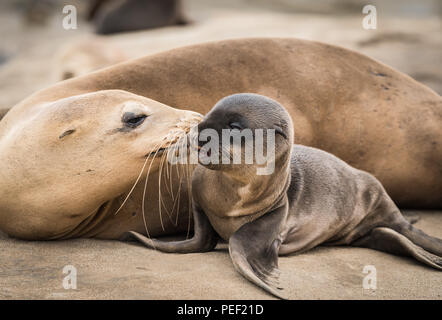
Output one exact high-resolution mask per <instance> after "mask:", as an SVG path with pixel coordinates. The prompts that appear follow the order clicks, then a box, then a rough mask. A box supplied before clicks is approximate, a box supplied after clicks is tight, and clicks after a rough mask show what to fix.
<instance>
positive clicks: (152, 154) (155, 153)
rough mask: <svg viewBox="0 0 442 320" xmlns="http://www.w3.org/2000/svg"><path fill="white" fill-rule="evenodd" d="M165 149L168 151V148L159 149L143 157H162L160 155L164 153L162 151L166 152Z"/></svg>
mask: <svg viewBox="0 0 442 320" xmlns="http://www.w3.org/2000/svg"><path fill="white" fill-rule="evenodd" d="M167 149H168V148H159V149H158V150H155V151H152V152H149V153H148V154H146V155H145V157H146V158H147V157H150V156H154V157H156V156H159V155H162V154H163V153H164V151H166V150H167Z"/></svg>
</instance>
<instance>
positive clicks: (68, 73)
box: [55, 38, 129, 81]
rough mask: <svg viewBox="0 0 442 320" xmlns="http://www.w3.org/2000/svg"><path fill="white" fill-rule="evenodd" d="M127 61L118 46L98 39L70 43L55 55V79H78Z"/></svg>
mask: <svg viewBox="0 0 442 320" xmlns="http://www.w3.org/2000/svg"><path fill="white" fill-rule="evenodd" d="M128 59H129V57H127V55H126V54H125V52H124V51H123V50H121V49H120V48H119V47H118V46H116V45H113V44H109V43H107V42H106V41H105V40H103V39H100V38H86V39H83V40H80V41H77V42H71V43H68V44H67V45H65V46H63V47H62V48H61V50H59V51H58V52H57V53H56V63H55V79H56V81H60V80H67V79H70V78H73V77H78V76H80V75H83V74H86V73H89V72H91V71H95V70H98V69H101V68H104V67H107V66H110V65H113V64H116V63H119V62H122V61H125V60H128Z"/></svg>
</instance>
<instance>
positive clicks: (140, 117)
mask: <svg viewBox="0 0 442 320" xmlns="http://www.w3.org/2000/svg"><path fill="white" fill-rule="evenodd" d="M146 118H147V115H145V114H135V113H132V112H126V113H125V114H123V118H122V119H121V121H122V122H123V123H124V125H125V126H127V127H131V128H136V127H138V126H140V125H141V124H142V123H143V122H144V120H146Z"/></svg>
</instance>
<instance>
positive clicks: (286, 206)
mask: <svg viewBox="0 0 442 320" xmlns="http://www.w3.org/2000/svg"><path fill="white" fill-rule="evenodd" d="M230 123H234V125H235V126H236V127H238V126H239V127H240V128H241V129H240V130H246V129H251V130H256V129H263V130H268V129H273V128H278V129H279V130H280V132H281V134H280V136H279V137H277V138H276V152H275V157H274V159H275V171H274V172H273V173H271V174H269V175H266V176H263V175H257V174H256V173H255V172H254V169H256V168H257V166H258V165H257V164H256V163H253V164H245V163H244V162H243V163H239V164H231V163H230V164H218V163H217V164H212V163H211V164H208V165H206V164H203V165H198V166H197V168H196V169H195V171H194V175H193V182H192V194H193V199H194V204H193V208H194V217H195V221H196V226H195V236H194V237H193V238H192V239H190V240H185V241H181V242H180V241H177V242H169V243H168V242H161V241H158V240H154V239H147V238H145V237H144V236H142V235H139V234H137V233H135V232H131V233H129V235H131V236H134V237H135V238H137V239H138V240H140V241H141V242H142V243H144V244H145V245H146V246H148V247H151V248H155V249H159V250H162V251H165V252H183V253H186V252H202V251H208V250H210V249H212V248H214V246H215V245H216V235H218V236H219V237H221V238H223V239H224V240H226V241H228V242H229V251H230V255H231V258H232V261H233V264H234V265H235V267H236V268H237V269H238V271H239V272H240V273H242V274H243V275H244V276H245V277H246V278H247V279H249V280H251V281H252V282H254V283H255V284H257V285H258V286H260V287H262V288H264V289H265V290H267V291H269V292H270V293H272V294H274V295H276V296H280V294H281V293H280V292H279V291H278V288H279V283H278V270H277V267H278V255H287V254H294V253H300V252H304V251H307V250H309V249H312V248H314V247H316V246H318V245H321V244H330V245H354V246H362V247H369V248H373V249H377V250H381V251H387V252H390V253H394V254H400V255H409V256H412V257H414V258H416V259H417V260H419V261H421V262H423V263H424V264H427V265H429V266H431V267H433V268H436V269H439V270H442V240H440V239H437V238H433V237H431V236H428V235H426V234H425V233H424V232H422V231H420V230H418V229H416V228H414V227H413V226H412V225H411V224H410V223H409V222H408V221H407V220H406V219H405V218H404V217H403V216H402V214H401V212H400V211H399V209H398V208H397V206H396V205H395V204H394V202H393V201H392V200H391V198H390V197H389V195H388V194H387V192H386V191H385V189H384V188H383V187H382V185H381V183H380V182H379V181H378V180H377V179H376V178H375V177H374V176H372V175H371V174H369V173H367V172H365V171H361V170H358V169H355V168H353V167H351V166H350V165H348V164H347V163H345V162H344V161H342V160H340V159H339V158H337V157H335V156H334V155H332V154H330V153H328V152H325V151H322V150H319V149H316V148H311V147H306V146H302V145H294V146H293V147H291V146H292V143H293V138H292V136H293V128H292V125H291V121H290V118H289V115H288V114H287V113H286V111H285V110H284V109H283V107H282V106H280V105H279V104H278V103H277V102H276V101H272V100H271V99H268V98H266V97H263V96H259V95H252V94H236V95H232V96H229V97H226V98H224V99H222V100H221V101H219V102H218V103H217V104H216V105H215V107H214V108H213V109H212V111H211V112H210V113H208V114H207V115H206V117H205V119H204V120H203V122H201V123H200V124H199V125H198V128H199V130H200V131H201V130H205V129H208V128H210V129H211V130H215V131H216V132H218V133H219V134H221V132H222V131H223V130H226V129H229V128H231V127H232V125H229V124H230ZM238 124H240V125H238ZM254 139H257V138H256V136H255V137H254ZM251 143H252V141H246V142H244V145H247V144H251ZM204 144H206V142H204V143H201V142H200V150H202V149H201V148H202V146H203V145H204ZM217 147H218V146H217ZM241 148H242V152H243V153H244V152H246V149H245V147H244V146H241ZM222 149H224V150H226V147H225V146H221V143H220V150H222ZM227 150H232V149H230V148H227ZM267 150H268V149H267ZM220 152H221V151H220ZM212 154H213V150H212ZM229 154H230V151H229ZM200 163H201V162H200ZM219 163H221V162H219Z"/></svg>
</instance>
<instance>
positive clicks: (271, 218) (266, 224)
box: [229, 201, 288, 299]
mask: <svg viewBox="0 0 442 320" xmlns="http://www.w3.org/2000/svg"><path fill="white" fill-rule="evenodd" d="M287 212H288V202H287V201H285V204H284V205H283V206H281V207H279V208H277V209H274V210H273V211H270V212H267V213H265V214H264V215H263V216H261V217H260V218H258V219H256V220H255V221H252V222H249V223H246V224H245V225H243V226H242V227H241V228H239V229H238V230H237V231H236V232H235V233H234V234H233V235H232V236H231V237H230V239H229V252H230V257H231V258H232V262H233V265H234V266H235V268H236V269H237V270H238V271H239V272H240V273H241V274H242V275H243V276H244V277H246V278H247V279H248V280H250V281H251V282H253V283H255V284H256V285H258V286H259V287H261V288H263V289H264V290H266V291H268V292H270V293H271V294H273V295H275V296H276V297H278V298H282V299H286V298H285V297H284V296H283V292H282V290H283V288H282V287H281V285H280V283H279V275H280V271H279V269H278V252H279V247H280V246H281V242H282V239H281V235H280V233H281V225H282V223H284V221H285V219H286V217H287Z"/></svg>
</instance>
